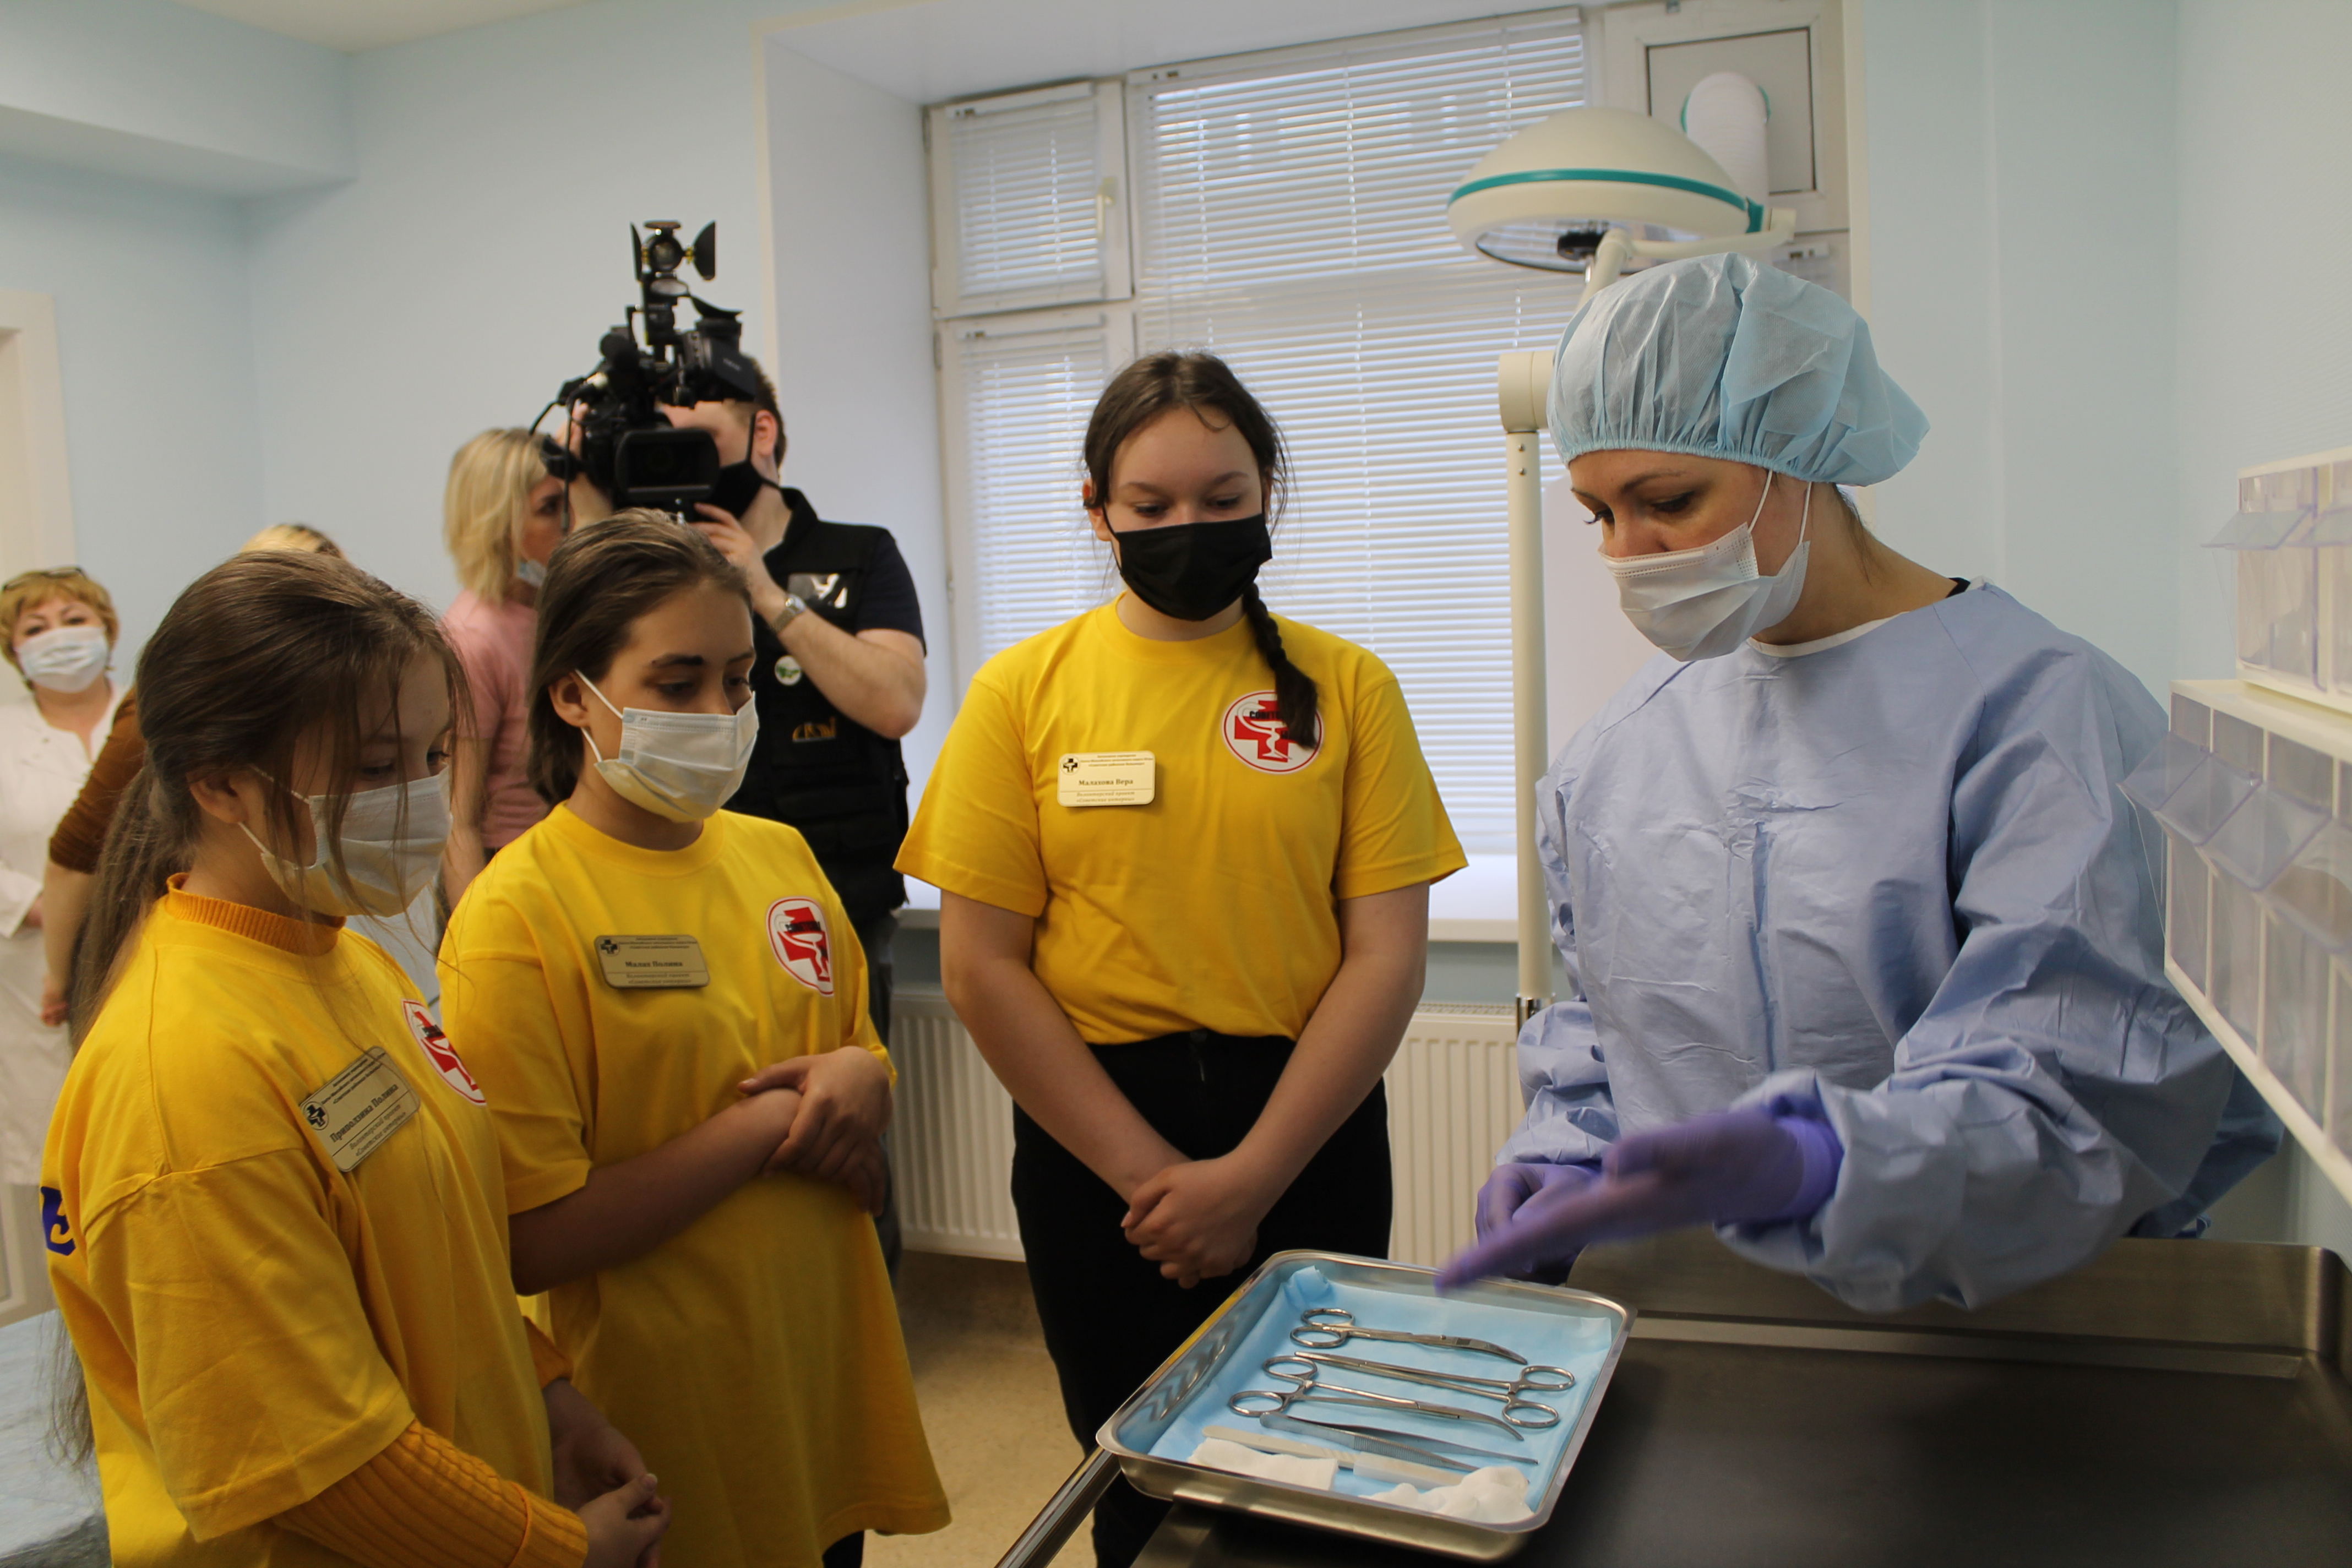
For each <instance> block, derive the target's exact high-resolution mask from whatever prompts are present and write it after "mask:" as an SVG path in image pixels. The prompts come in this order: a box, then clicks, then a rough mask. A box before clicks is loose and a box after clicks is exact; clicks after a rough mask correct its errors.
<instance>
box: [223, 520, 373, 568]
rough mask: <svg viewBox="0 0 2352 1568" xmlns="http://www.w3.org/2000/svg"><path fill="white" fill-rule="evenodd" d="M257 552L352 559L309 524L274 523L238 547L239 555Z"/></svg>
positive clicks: (341, 559)
mask: <svg viewBox="0 0 2352 1568" xmlns="http://www.w3.org/2000/svg"><path fill="white" fill-rule="evenodd" d="M256 550H303V551H308V552H310V553H311V554H313V555H329V556H332V557H333V558H334V559H336V560H337V561H346V560H349V559H350V557H349V556H346V555H345V554H344V553H343V552H342V547H341V545H339V544H337V543H336V542H334V541H333V540H331V539H330V538H328V537H327V536H326V535H325V534H323V533H321V532H320V531H318V530H317V529H315V528H312V527H311V526H310V524H309V523H307V522H273V523H271V524H270V525H269V526H268V528H265V529H263V530H262V531H260V532H259V533H257V534H255V535H254V536H253V537H252V538H251V539H248V540H247V541H246V542H244V543H243V544H241V545H239V546H238V547H237V553H238V554H239V555H245V554H248V553H250V552H253V551H256Z"/></svg>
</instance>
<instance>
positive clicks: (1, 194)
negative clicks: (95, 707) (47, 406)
mask: <svg viewBox="0 0 2352 1568" xmlns="http://www.w3.org/2000/svg"><path fill="white" fill-rule="evenodd" d="M246 262H247V258H246V250H245V240H244V234H243V228H242V225H241V220H240V218H239V216H238V213H237V211H236V205H235V204H233V203H231V202H227V201H224V200H222V199H220V198H218V197H215V196H207V195H196V194H194V193H190V192H186V191H177V190H171V189H167V188H164V187H162V186H155V185H147V184H139V183H137V182H134V181H130V180H121V179H115V178H112V177H110V176H107V175H102V174H90V173H89V172H87V171H82V170H72V169H60V168H58V167H56V166H55V165H51V164H43V163H27V162H25V161H22V160H19V159H16V158H11V157H8V156H5V155H0V289H29V290H31V291H33V292H36V293H43V294H48V295H52V296H54V297H55V299H56V301H57V321H58V360H59V365H58V374H59V378H60V380H61V381H62V383H63V386H64V395H65V405H66V441H67V455H68V471H69V474H70V477H71V483H72V487H73V506H74V525H75V535H76V540H77V551H76V553H77V554H78V555H79V557H80V563H81V564H82V565H83V566H85V567H87V568H89V571H90V572H91V574H94V575H95V576H96V577H97V578H98V579H99V581H100V582H101V583H104V584H106V585H107V586H108V588H109V589H110V591H111V592H112V593H113V595H114V596H115V601H116V605H117V607H118V608H119V609H120V611H121V616H122V622H123V642H122V645H121V647H120V648H119V649H118V658H117V662H116V668H117V671H118V672H119V673H124V674H127V672H128V671H129V669H130V668H131V659H132V658H135V657H136V654H137V651H138V647H139V645H140V644H141V643H142V641H144V639H145V637H146V635H147V633H148V631H149V630H151V629H152V627H153V626H154V625H155V622H156V621H157V620H158V619H159V618H161V616H163V611H164V609H165V608H166V607H167V606H168V605H170V604H171V602H172V599H173V597H174V596H175V595H177V594H178V593H179V591H180V590H181V588H183V587H184V586H185V585H186V584H187V582H188V580H189V579H190V578H192V577H194V576H195V575H196V574H198V573H200V572H202V571H203V570H204V569H205V568H206V567H208V566H210V565H212V564H213V563H215V562H217V561H219V560H220V559H222V558H223V557H225V556H226V555H227V554H229V553H230V552H232V551H234V550H235V549H236V547H237V545H238V544H240V543H242V542H244V540H245V538H246V536H247V535H248V534H250V533H251V532H252V531H254V529H255V528H256V527H257V526H258V521H257V519H258V516H259V506H260V500H261V458H260V445H259V440H258V437H257V426H256V421H255V416H254V362H253V334H252V327H253V323H252V321H251V320H250V318H249V317H248V316H247V311H246V301H247V267H246Z"/></svg>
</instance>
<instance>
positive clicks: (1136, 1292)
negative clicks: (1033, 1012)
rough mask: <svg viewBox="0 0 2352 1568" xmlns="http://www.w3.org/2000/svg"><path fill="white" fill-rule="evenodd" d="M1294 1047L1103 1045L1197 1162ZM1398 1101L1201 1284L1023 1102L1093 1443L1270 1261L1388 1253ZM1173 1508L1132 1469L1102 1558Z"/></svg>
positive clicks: (1132, 1548) (1133, 1541)
mask: <svg viewBox="0 0 2352 1568" xmlns="http://www.w3.org/2000/svg"><path fill="white" fill-rule="evenodd" d="M1290 1051H1291V1042H1290V1041H1288V1040H1283V1039H1237V1038H1235V1037H1232V1036H1229V1035H1215V1034H1211V1033H1210V1032H1208V1031H1207V1030H1205V1029H1202V1030H1195V1031H1193V1032H1192V1033H1190V1034H1183V1035H1171V1036H1169V1037H1165V1038H1162V1039H1157V1040H1143V1041H1139V1042H1138V1043H1136V1044H1134V1045H1126V1046H1097V1047H1094V1053H1095V1059H1096V1060H1097V1061H1099V1062H1100V1063H1102V1065H1103V1068H1104V1070H1105V1071H1107V1072H1108V1073H1109V1074H1110V1077H1111V1081H1112V1082H1114V1083H1116V1084H1117V1085H1118V1087H1119V1089H1120V1092H1122V1093H1124V1094H1125V1095H1126V1096H1127V1098H1128V1099H1129V1100H1130V1101H1131V1102H1132V1103H1133V1104H1134V1106H1135V1108H1136V1110H1139V1111H1141V1112H1142V1113H1143V1118H1144V1120H1145V1121H1149V1122H1150V1123H1151V1125H1152V1126H1153V1127H1154V1128H1155V1129H1157V1130H1158V1131H1159V1132H1160V1136H1161V1137H1163V1138H1165V1139H1167V1140H1168V1141H1169V1142H1171V1143H1173V1144H1174V1145H1176V1147H1177V1148H1179V1149H1181V1150H1182V1151H1183V1152H1185V1153H1186V1154H1188V1155H1190V1156H1192V1158H1194V1159H1196V1160H1205V1159H1211V1158H1213V1157H1215V1156H1216V1155H1219V1154H1224V1153H1229V1152H1232V1150H1233V1149H1234V1146H1235V1145H1236V1144H1238V1143H1240V1142H1241V1141H1242V1138H1243V1136H1244V1134H1245V1133H1247V1132H1248V1131H1249V1130H1250V1128H1251V1126H1252V1124H1254V1123H1255V1121H1257V1117H1258V1112H1259V1111H1261V1110H1265V1102H1266V1100H1267V1099H1268V1098H1269V1097H1270V1096H1271V1095H1272V1094H1273V1093H1274V1086H1275V1084H1276V1081H1277V1080H1278V1079H1280V1078H1281V1077H1282V1069H1283V1067H1284V1065H1285V1064H1286V1063H1287V1062H1288V1061H1289V1059H1290ZM1389 1172H1390V1166H1389V1117H1388V1100H1387V1098H1386V1096H1385V1095H1384V1094H1383V1092H1382V1090H1381V1087H1380V1086H1379V1085H1378V1084H1375V1085H1373V1086H1372V1091H1371V1093H1370V1094H1369V1095H1367V1096H1365V1097H1364V1102H1363V1104H1361V1105H1360V1106H1359V1107H1357V1109H1356V1110H1355V1113H1354V1114H1353V1115H1351V1116H1349V1118H1348V1120H1347V1121H1345V1122H1343V1123H1341V1124H1340V1127H1339V1131H1337V1132H1334V1133H1333V1134H1332V1135H1331V1138H1330V1141H1329V1142H1327V1143H1325V1144H1324V1145H1323V1147H1322V1149H1321V1150H1320V1151H1319V1152H1318V1153H1317V1154H1316V1156H1315V1158H1314V1159H1313V1160H1312V1161H1310V1162H1308V1163H1307V1168H1306V1169H1305V1170H1304V1171H1302V1172H1300V1173H1299V1174H1298V1179H1297V1181H1295V1182H1293V1183H1292V1184H1290V1189H1289V1191H1287V1192H1286V1193H1284V1194H1282V1196H1281V1197H1280V1198H1279V1199H1278V1200H1276V1203H1275V1205H1274V1207H1273V1208H1272V1209H1271V1210H1270V1211H1269V1212H1268V1213H1267V1215H1266V1216H1265V1220H1264V1221H1262V1222H1261V1223H1260V1224H1259V1226H1258V1231H1257V1251H1256V1252H1255V1254H1254V1255H1253V1256H1252V1257H1251V1258H1250V1260H1249V1262H1248V1263H1247V1264H1245V1265H1244V1266H1243V1268H1241V1269H1240V1270H1238V1271H1236V1272H1235V1273H1234V1274H1231V1275H1228V1276H1227V1277H1226V1278H1224V1279H1204V1280H1202V1282H1201V1283H1200V1284H1199V1285H1197V1286H1195V1287H1194V1288H1193V1289H1190V1290H1186V1289H1181V1288H1180V1287H1178V1286H1177V1284H1176V1283H1175V1282H1174V1281H1173V1280H1171V1279H1162V1278H1161V1277H1160V1266H1159V1265H1158V1264H1156V1263H1153V1262H1150V1260H1148V1259H1147V1258H1144V1256H1143V1255H1142V1254H1141V1253H1139V1252H1138V1251H1137V1250H1136V1249H1135V1247H1133V1246H1132V1245H1131V1244H1130V1243H1129V1241H1128V1239H1127V1237H1126V1235H1125V1233H1123V1232H1122V1231H1121V1230H1120V1229H1119V1226H1118V1222H1119V1220H1120V1219H1121V1218H1122V1217H1123V1216H1124V1215H1126V1213H1127V1205H1126V1204H1125V1202H1123V1201H1122V1200H1121V1199H1120V1197H1119V1195H1118V1194H1117V1193H1115V1192H1113V1191H1112V1190H1111V1188H1110V1186H1109V1184H1107V1183H1106V1182H1104V1181H1103V1180H1102V1178H1101V1177H1099V1176H1097V1175H1096V1174H1095V1173H1093V1172H1092V1171H1090V1170H1088V1169H1087V1167H1086V1166H1085V1165H1084V1164H1083V1163H1080V1162H1079V1160H1078V1159H1077V1157H1076V1155H1074V1154H1072V1153H1071V1152H1069V1151H1068V1150H1066V1149H1065V1148H1063V1147H1062V1146H1061V1145H1060V1144H1059V1143H1057V1142H1055V1141H1054V1140H1053V1138H1052V1137H1050V1136H1049V1135H1048V1134H1047V1133H1046V1131H1045V1129H1044V1128H1042V1127H1040V1126H1038V1125H1037V1123H1036V1122H1034V1121H1032V1120H1030V1118H1029V1117H1028V1116H1027V1115H1026V1114H1024V1112H1022V1111H1021V1110H1017V1109H1016V1110H1014V1111H1013V1208H1014V1209H1015V1211H1016V1212H1017V1213H1018V1214H1019V1215H1020V1219H1021V1246H1022V1250H1023V1251H1024V1253H1025V1254H1027V1257H1028V1265H1029V1286H1030V1289H1031V1290H1033V1291H1034V1293H1035V1295H1036V1298H1037V1316H1038V1318H1039V1320H1040V1321H1041V1322H1042V1323H1043V1325H1044V1328H1045V1348H1046V1350H1047V1351H1049V1352H1051V1353H1052V1355H1053V1357H1054V1370H1055V1373H1057V1374H1058V1375H1059V1376H1060V1379H1061V1384H1062V1406H1063V1409H1064V1410H1065V1412H1066V1414H1067V1415H1068V1417H1069V1422H1070V1430H1071V1432H1072V1433H1073V1434H1074V1435H1075V1436H1076V1437H1077V1439H1078V1444H1079V1446H1080V1447H1086V1448H1091V1447H1094V1446H1095V1433H1096V1431H1097V1428H1099V1427H1100V1426H1102V1424H1103V1423H1104V1422H1105V1421H1106V1420H1108V1419H1109V1417H1110V1414H1111V1412H1112V1411H1114V1410H1116V1409H1118V1407H1119V1405H1122V1404H1124V1403H1126V1401H1127V1397H1128V1395H1129V1394H1133V1393H1134V1392H1135V1391H1136V1389H1137V1388H1138V1387H1139V1386H1141V1384H1142V1383H1143V1380H1144V1379H1145V1378H1147V1377H1149V1376H1150V1375H1151V1373H1152V1372H1153V1371H1154V1369H1156V1368H1157V1367H1158V1366H1159V1365H1160V1363H1161V1362H1163V1361H1165V1360H1166V1359H1167V1358H1168V1355H1169V1353H1170V1352H1172V1351H1173V1350H1175V1348H1176V1347H1177V1346H1178V1345H1180V1344H1181V1343H1183V1342H1184V1340H1185V1337H1186V1336H1187V1335H1189V1334H1191V1333H1192V1331H1193V1330H1194V1329H1197V1328H1199V1327H1200V1326H1201V1323H1202V1321H1203V1320H1204V1319H1206V1318H1207V1317H1208V1315H1209V1314H1210V1313H1211V1312H1213V1311H1214V1310H1216V1309H1217V1307H1218V1306H1219V1305H1220V1304H1221V1303H1223V1300H1225V1298H1226V1297H1227V1296H1229V1295H1230V1294H1232V1293H1233V1291H1234V1289H1235V1288H1236V1287H1237V1286H1239V1285H1240V1284H1241V1282H1242V1280H1243V1279H1245V1278H1246V1277H1247V1276H1248V1274H1249V1271H1250V1270H1251V1269H1253V1268H1256V1267H1257V1266H1258V1265H1259V1264H1260V1263H1262V1262H1264V1261H1265V1259H1266V1258H1268V1257H1269V1256H1271V1255H1272V1254H1274V1253H1276V1252H1283V1251H1287V1250H1289V1249H1291V1248H1294V1247H1310V1248H1315V1249H1318V1250H1321V1251H1326V1252H1353V1253H1360V1254H1364V1255H1367V1256H1370V1257H1374V1258H1380V1257H1385V1256H1387V1253H1388V1245H1389V1219H1390V1210H1391V1191H1390V1174H1389ZM1167 1511H1168V1505H1167V1504H1166V1503H1163V1502H1159V1501H1157V1500H1153V1499H1150V1498H1147V1497H1145V1496H1144V1495H1143V1494H1142V1493H1141V1492H1139V1491H1137V1490H1135V1489H1133V1488H1131V1487H1129V1485H1128V1484H1127V1483H1126V1482H1125V1481H1124V1480H1118V1481H1113V1482H1112V1483H1111V1489H1110V1490H1109V1492H1108V1493H1107V1494H1106V1495H1105V1496H1104V1498H1103V1500H1102V1502H1101V1504H1100V1505H1099V1506H1098V1507H1097V1509H1096V1510H1095V1525H1094V1537H1095V1560H1096V1563H1097V1568H1127V1564H1129V1563H1132V1562H1133V1561H1134V1560H1135V1557H1136V1554H1137V1553H1138V1552H1141V1551H1142V1550H1143V1544H1144V1542H1146V1541H1148V1540H1149V1539H1150V1535H1151V1532H1152V1531H1154V1530H1156V1529H1158V1528H1159V1525H1160V1518H1161V1517H1162V1516H1163V1515H1164V1514H1165V1513H1166V1512H1167Z"/></svg>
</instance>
